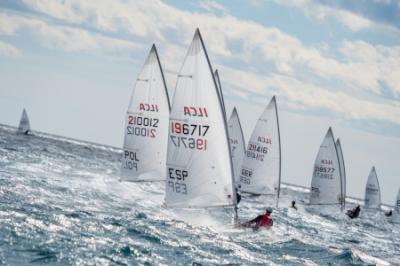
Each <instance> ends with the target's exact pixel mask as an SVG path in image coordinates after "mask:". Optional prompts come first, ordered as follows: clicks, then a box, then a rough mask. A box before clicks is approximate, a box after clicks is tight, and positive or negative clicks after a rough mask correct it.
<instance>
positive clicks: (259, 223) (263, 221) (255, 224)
mask: <svg viewBox="0 0 400 266" xmlns="http://www.w3.org/2000/svg"><path fill="white" fill-rule="evenodd" d="M271 213H272V208H271V207H268V208H267V209H266V210H265V213H264V214H260V215H258V216H257V217H256V218H254V219H253V220H250V221H248V222H245V223H243V224H242V227H252V228H254V229H258V228H261V227H265V228H269V227H271V226H272V225H273V224H274V221H273V220H272V218H271V217H270V215H271Z"/></svg>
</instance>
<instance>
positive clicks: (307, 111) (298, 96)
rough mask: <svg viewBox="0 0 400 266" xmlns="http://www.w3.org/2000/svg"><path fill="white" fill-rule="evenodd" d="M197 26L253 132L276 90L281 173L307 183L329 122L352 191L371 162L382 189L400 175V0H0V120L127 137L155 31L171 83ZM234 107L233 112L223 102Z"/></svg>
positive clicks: (388, 197) (361, 186)
mask: <svg viewBox="0 0 400 266" xmlns="http://www.w3.org/2000/svg"><path fill="white" fill-rule="evenodd" d="M196 27H199V28H200V31H201V33H202V35H203V38H204V41H205V43H206V47H207V49H208V52H209V56H210V60H211V63H212V64H213V67H214V68H218V70H219V73H220V77H221V81H222V86H223V92H224V98H225V101H226V105H227V109H228V112H230V110H231V109H232V108H233V106H234V105H235V106H237V108H238V112H239V115H240V118H241V120H242V124H243V127H244V131H245V137H246V139H247V138H248V137H249V135H250V133H251V131H252V129H253V126H254V124H255V121H256V120H257V118H258V116H259V115H260V114H261V112H262V110H263V108H264V106H265V105H266V104H267V103H268V102H269V100H270V99H271V97H272V96H273V95H277V99H278V107H279V111H280V121H281V127H282V128H281V133H282V145H283V154H282V156H283V169H282V170H283V173H282V174H283V180H284V181H286V182H292V183H296V184H300V185H306V186H309V185H310V183H311V175H312V170H313V163H314V160H315V156H316V153H317V151H318V148H319V145H320V143H321V141H322V139H323V137H324V135H325V133H326V131H327V129H328V127H329V126H332V127H333V131H334V133H335V136H336V137H340V139H341V141H342V147H343V152H344V157H345V163H346V171H347V178H348V182H347V187H348V188H347V191H348V194H350V195H353V196H358V197H363V196H364V190H365V183H366V181H367V176H368V174H369V171H370V169H371V167H372V165H375V166H376V168H377V173H378V177H379V180H380V183H381V189H382V198H383V200H384V202H386V203H389V204H393V203H394V200H395V194H396V193H397V190H398V188H399V186H400V168H399V167H398V164H399V163H400V1H394V0H343V1H329V0H325V1H324V0H320V1H316V0H315V1H314V0H270V1H262V0H252V1H230V0H227V1H200V0H199V1H157V0H154V1H153V0H146V1H127V0H113V1H110V0H81V1H80V0H62V1H61V0H58V1H57V0H1V1H0V123H3V124H10V125H17V123H18V120H19V117H20V115H21V112H22V108H23V107H26V108H27V111H28V114H29V116H30V120H31V125H32V127H33V129H36V130H39V131H44V132H49V133H54V134H59V135H63V136H68V137H73V138H78V139H83V140H89V141H94V142H99V143H104V144H110V145H114V146H121V145H122V139H123V123H124V114H125V111H126V108H127V106H128V103H129V96H130V93H131V90H132V86H133V84H134V82H135V79H136V77H137V75H138V72H139V71H140V68H141V66H142V64H143V63H144V60H145V58H146V56H147V53H148V51H149V49H150V47H151V45H152V43H156V45H157V47H158V50H159V54H160V58H161V63H162V65H163V67H164V69H165V72H166V73H165V74H166V78H167V84H168V90H169V92H170V95H171V96H172V95H173V91H174V87H175V80H176V73H177V71H178V70H179V68H180V66H181V63H182V60H183V57H184V55H185V53H186V50H187V48H188V45H189V43H190V41H191V39H192V36H193V34H194V31H195V29H196ZM228 115H229V114H228Z"/></svg>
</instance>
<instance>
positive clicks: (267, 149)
mask: <svg viewBox="0 0 400 266" xmlns="http://www.w3.org/2000/svg"><path fill="white" fill-rule="evenodd" d="M280 183H281V141H280V132H279V119H278V111H277V105H276V98H275V96H274V97H273V98H272V99H271V101H270V102H269V104H268V105H267V107H266V108H265V109H264V111H263V113H262V114H261V116H260V118H259V119H258V121H257V124H256V126H255V128H254V130H253V133H252V134H251V137H250V140H249V143H248V145H247V150H246V155H245V156H244V158H243V162H242V169H241V171H240V185H241V191H242V192H244V193H250V194H258V195H260V194H266V195H276V196H277V199H279V193H280Z"/></svg>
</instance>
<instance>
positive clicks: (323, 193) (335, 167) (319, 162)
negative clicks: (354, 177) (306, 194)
mask: <svg viewBox="0 0 400 266" xmlns="http://www.w3.org/2000/svg"><path fill="white" fill-rule="evenodd" d="M340 173H341V169H340V164H339V156H338V152H337V149H336V145H335V139H334V136H333V132H332V128H329V129H328V132H327V133H326V135H325V137H324V139H323V141H322V143H321V145H320V147H319V151H318V154H317V158H316V159H315V163H314V171H313V176H312V181H311V194H310V205H335V204H342V202H343V200H342V199H344V191H343V186H342V179H341V174H340Z"/></svg>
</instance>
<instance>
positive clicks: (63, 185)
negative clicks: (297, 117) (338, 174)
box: [0, 126, 400, 265]
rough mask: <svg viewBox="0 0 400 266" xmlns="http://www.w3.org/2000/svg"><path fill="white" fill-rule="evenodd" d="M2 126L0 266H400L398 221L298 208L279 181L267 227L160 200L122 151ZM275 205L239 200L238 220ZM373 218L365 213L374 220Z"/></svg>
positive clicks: (155, 186) (157, 187)
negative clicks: (128, 175)
mask: <svg viewBox="0 0 400 266" xmlns="http://www.w3.org/2000/svg"><path fill="white" fill-rule="evenodd" d="M14 131H15V129H14V128H10V127H7V126H0V265H1V264H6V265H24V264H49V265H70V264H74V265H75V264H85V265H132V264H134V265H135V264H146V265H162V264H164V265H177V264H178V265H179V264H181V265H188V264H195V265H213V264H215V265H216V264H218V265H221V264H229V265H240V264H246V265H251V264H271V265H326V264H331V265H371V264H381V265H389V264H393V265H396V264H397V265H399V264H400V244H399V240H400V225H393V224H391V223H389V222H387V221H386V219H385V217H384V215H380V214H369V215H366V214H365V213H364V215H363V217H362V218H361V219H355V220H349V219H348V218H346V217H345V216H344V215H343V214H342V213H340V211H337V210H336V208H335V209H333V210H329V209H326V210H324V211H320V210H317V209H315V208H309V207H306V206H299V207H300V209H299V211H297V212H296V211H294V210H292V209H288V208H287V206H288V205H289V202H290V201H291V200H292V199H296V200H297V201H298V202H299V203H301V202H307V198H308V195H307V193H306V192H304V191H302V190H301V189H293V188H284V189H283V191H282V198H281V200H280V203H279V208H278V209H275V210H274V212H273V214H272V217H273V219H274V227H273V228H272V229H270V230H258V231H253V230H251V229H246V230H244V229H236V228H233V227H232V211H231V210H230V209H222V210H219V209H217V210H215V209H214V210H173V209H166V208H163V207H162V203H163V194H164V184H163V183H127V182H120V181H119V169H120V165H121V160H120V159H121V150H119V149H116V148H112V147H107V146H102V145H97V144H91V143H86V142H81V141H75V140H69V139H65V138H61V137H55V136H50V135H46V134H39V133H37V134H35V135H34V136H21V135H16V134H15V133H14ZM269 205H272V206H273V205H274V203H273V199H272V198H267V197H251V198H244V199H243V200H242V202H241V203H240V213H239V214H240V218H241V219H242V220H246V219H250V218H253V217H254V216H256V215H257V214H259V213H262V212H263V211H264V209H265V207H266V206H269ZM371 217H372V218H371Z"/></svg>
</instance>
